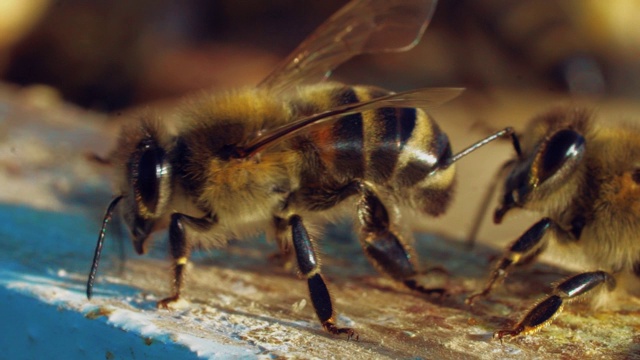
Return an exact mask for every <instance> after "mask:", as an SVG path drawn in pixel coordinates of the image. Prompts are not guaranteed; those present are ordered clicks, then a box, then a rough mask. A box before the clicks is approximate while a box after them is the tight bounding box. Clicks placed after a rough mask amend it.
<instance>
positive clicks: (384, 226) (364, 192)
mask: <svg viewBox="0 0 640 360" xmlns="http://www.w3.org/2000/svg"><path fill="white" fill-rule="evenodd" d="M360 194H361V198H360V201H359V202H358V219H359V221H360V231H359V238H360V243H361V245H362V249H363V250H364V252H365V254H366V255H367V257H368V258H369V260H370V261H371V262H372V263H373V265H374V266H375V267H376V268H377V269H378V270H379V271H381V272H382V273H384V274H386V275H389V276H390V277H392V278H393V279H395V280H397V281H399V282H401V283H403V284H404V285H405V286H407V287H408V288H410V289H412V290H415V291H419V292H422V293H426V294H439V295H442V294H444V292H445V290H444V289H443V288H426V287H424V286H422V285H420V284H419V283H418V281H417V280H416V278H417V277H418V276H419V275H420V274H421V272H418V271H416V264H415V263H414V262H415V260H414V259H416V256H415V255H416V254H415V253H414V251H413V249H411V247H410V246H409V245H407V244H406V243H404V242H403V241H402V237H401V236H400V234H397V233H396V232H394V231H393V230H392V229H391V228H390V226H391V224H390V220H389V213H388V212H387V209H386V207H385V206H384V204H383V203H382V201H381V200H380V199H379V198H378V196H377V195H376V194H375V193H374V191H373V190H372V189H371V188H370V187H369V186H367V185H366V184H364V183H361V184H360Z"/></svg>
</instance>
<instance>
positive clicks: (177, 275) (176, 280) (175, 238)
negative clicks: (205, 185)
mask: <svg viewBox="0 0 640 360" xmlns="http://www.w3.org/2000/svg"><path fill="white" fill-rule="evenodd" d="M216 222H217V219H216V218H215V217H214V216H211V215H207V216H205V217H202V218H196V217H193V216H189V215H185V214H181V213H174V214H172V215H171V223H170V224H169V247H170V252H171V258H172V259H173V282H172V292H171V296H170V297H168V298H165V299H162V300H160V301H158V307H159V308H167V307H168V306H169V304H171V303H173V302H176V301H178V299H179V298H180V291H181V290H182V285H183V280H184V272H185V266H186V265H187V262H188V261H189V255H190V253H191V247H190V245H189V242H188V240H187V231H188V230H193V231H196V232H205V231H208V230H209V229H211V227H212V226H213V225H215V223H216Z"/></svg>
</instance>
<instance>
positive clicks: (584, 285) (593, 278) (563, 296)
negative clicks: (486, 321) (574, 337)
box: [493, 271, 616, 339]
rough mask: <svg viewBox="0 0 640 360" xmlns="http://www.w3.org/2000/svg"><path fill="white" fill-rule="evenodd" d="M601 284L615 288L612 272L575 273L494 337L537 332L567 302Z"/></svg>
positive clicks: (499, 337) (610, 288)
mask: <svg viewBox="0 0 640 360" xmlns="http://www.w3.org/2000/svg"><path fill="white" fill-rule="evenodd" d="M601 285H606V287H607V290H609V291H611V290H613V289H614V288H615V286H616V281H615V279H614V278H613V276H611V274H609V273H607V272H604V271H593V272H585V273H581V274H578V275H574V276H572V277H570V278H568V279H567V280H565V281H563V282H561V283H560V284H558V285H557V286H556V287H555V288H554V289H553V292H552V294H551V295H549V296H548V297H547V298H545V299H544V300H542V301H541V302H539V303H538V304H537V305H536V306H535V307H533V309H531V310H529V312H528V313H527V314H526V315H525V316H524V318H523V319H522V320H520V322H519V323H518V324H516V325H515V326H514V327H513V328H511V329H503V330H499V331H496V332H495V333H494V334H493V337H494V338H496V339H502V338H503V337H505V336H511V337H513V336H517V335H520V334H528V333H532V332H536V331H538V330H540V329H541V328H542V327H544V326H546V325H548V324H550V323H551V321H553V319H554V318H555V317H556V316H558V314H560V312H561V311H562V307H563V305H564V303H565V302H570V301H572V300H575V299H576V298H578V297H580V296H582V295H584V294H586V293H588V292H591V291H592V290H593V289H595V288H599V287H600V286H601Z"/></svg>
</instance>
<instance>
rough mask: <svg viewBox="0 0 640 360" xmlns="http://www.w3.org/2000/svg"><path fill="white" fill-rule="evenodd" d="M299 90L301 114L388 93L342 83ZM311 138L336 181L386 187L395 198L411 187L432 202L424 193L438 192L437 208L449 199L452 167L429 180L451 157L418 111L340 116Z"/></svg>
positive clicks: (387, 110)
mask: <svg viewBox="0 0 640 360" xmlns="http://www.w3.org/2000/svg"><path fill="white" fill-rule="evenodd" d="M304 91H305V92H306V94H304V95H305V96H303V97H302V100H301V105H299V106H300V108H301V109H302V108H304V107H309V108H308V109H306V110H308V111H312V112H313V111H316V112H318V111H319V110H320V111H323V110H327V109H330V108H334V107H337V106H340V105H343V104H348V103H355V102H361V101H367V100H370V99H373V98H377V97H381V96H384V95H387V94H389V92H387V91H385V90H381V89H379V88H374V87H363V86H346V85H341V84H326V85H322V86H318V87H310V88H308V89H306V90H304ZM310 137H311V140H312V142H313V143H314V144H315V145H316V149H317V152H318V155H319V159H320V161H321V162H322V163H323V165H324V166H325V168H326V169H327V170H328V171H329V172H331V173H332V174H334V176H335V177H336V178H337V179H343V180H348V179H364V180H367V181H369V182H372V183H374V184H378V185H389V186H391V187H392V188H394V189H395V190H396V191H398V192H400V193H402V192H403V191H406V190H407V189H409V188H411V187H415V188H416V189H414V190H412V193H411V194H410V195H411V196H417V197H419V198H421V197H424V196H427V197H430V198H433V195H432V194H423V192H425V191H427V192H434V191H435V192H438V193H439V195H437V196H436V197H440V198H442V199H440V200H438V202H439V203H441V202H442V201H445V202H446V201H447V200H448V197H449V193H450V191H451V186H452V185H453V171H454V170H453V168H450V171H449V173H450V174H449V176H447V177H445V178H442V176H440V177H433V179H429V178H432V176H429V175H430V174H432V171H433V170H435V169H437V167H438V165H439V164H441V163H442V162H443V161H444V160H445V159H448V158H450V157H451V148H450V145H449V140H448V138H447V135H446V134H445V133H444V132H442V131H441V130H440V128H439V127H438V125H437V124H436V123H435V122H434V121H433V120H431V118H430V117H429V116H428V115H427V114H426V113H425V112H424V111H422V110H420V109H413V108H381V109H378V110H375V111H366V112H363V113H358V114H353V115H347V116H343V117H342V118H340V119H339V120H337V121H336V122H332V123H330V124H329V125H326V126H322V127H320V128H319V129H317V130H315V131H314V132H312V133H311V135H310ZM434 181H435V182H434ZM418 193H420V194H418ZM440 193H442V194H440ZM444 198H446V199H444ZM443 199H444V200H443ZM416 201H419V200H417V199H416ZM420 202H421V201H420ZM419 206H420V207H424V206H423V205H419ZM443 206H445V205H439V206H437V208H438V209H440V208H442V207H443ZM425 211H426V212H428V213H439V212H441V211H440V210H438V211H435V210H433V209H425Z"/></svg>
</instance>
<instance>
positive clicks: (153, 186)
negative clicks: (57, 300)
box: [87, 121, 173, 298]
mask: <svg viewBox="0 0 640 360" xmlns="http://www.w3.org/2000/svg"><path fill="white" fill-rule="evenodd" d="M162 130H163V128H162V127H161V126H160V124H159V123H155V122H150V121H142V122H141V123H140V124H139V126H136V127H125V128H124V129H123V131H122V133H121V136H120V140H119V142H118V147H117V148H116V150H115V151H114V152H113V154H112V160H111V161H110V162H112V163H114V164H115V165H116V166H117V168H116V169H115V171H117V172H118V174H119V175H120V179H121V180H120V184H119V191H120V194H119V195H117V196H116V197H115V198H114V199H113V200H112V201H111V203H110V204H109V206H108V207H107V211H106V213H105V215H104V219H103V221H102V228H101V229H100V233H99V234H98V242H97V244H96V250H95V253H94V257H93V262H92V265H91V271H90V273H89V279H88V281H87V297H88V298H91V295H92V291H93V290H92V289H93V282H94V279H95V275H96V272H97V270H98V263H99V262H100V254H101V252H102V245H103V242H104V237H105V234H106V228H107V224H108V223H109V221H110V220H111V216H112V214H113V212H114V210H115V207H116V206H117V205H118V204H119V203H120V202H124V208H123V211H122V213H123V217H124V221H125V223H126V224H127V226H128V227H129V230H130V231H131V235H132V237H133V246H134V248H135V250H136V252H137V253H138V254H143V253H145V251H146V247H145V242H146V240H147V239H148V238H149V235H150V234H151V232H152V231H153V230H154V229H155V228H156V225H158V222H159V221H160V220H162V219H163V218H164V217H165V216H164V215H165V214H166V212H167V207H168V204H169V201H170V199H171V194H172V192H173V189H172V166H171V162H170V159H169V153H170V150H168V149H170V148H171V142H172V140H171V138H170V137H169V136H168V135H167V134H165V132H163V131H162Z"/></svg>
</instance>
